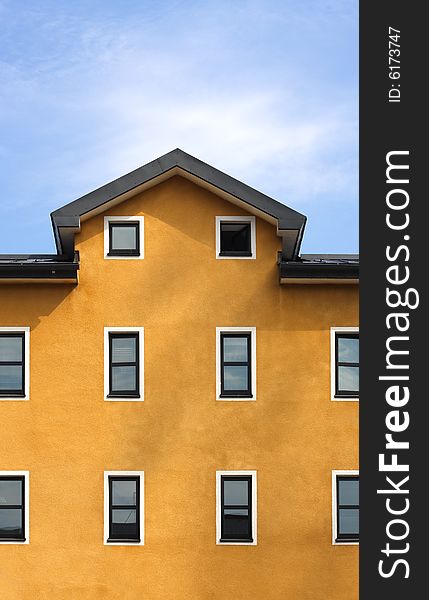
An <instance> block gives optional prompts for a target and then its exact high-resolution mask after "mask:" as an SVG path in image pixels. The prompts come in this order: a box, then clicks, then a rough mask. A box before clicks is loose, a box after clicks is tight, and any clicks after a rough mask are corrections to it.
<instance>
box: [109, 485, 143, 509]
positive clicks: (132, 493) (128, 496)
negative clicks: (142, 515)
mask: <svg viewBox="0 0 429 600" xmlns="http://www.w3.org/2000/svg"><path fill="white" fill-rule="evenodd" d="M136 503H137V482H136V481H121V480H118V479H117V480H114V481H112V504H113V505H117V504H122V505H124V504H132V505H134V506H135V505H136Z"/></svg>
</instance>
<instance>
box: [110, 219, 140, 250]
mask: <svg viewBox="0 0 429 600" xmlns="http://www.w3.org/2000/svg"><path fill="white" fill-rule="evenodd" d="M110 235H111V236H112V239H111V245H112V250H136V248H137V228H136V226H135V225H130V226H123V225H121V226H115V225H112V226H111V233H110Z"/></svg>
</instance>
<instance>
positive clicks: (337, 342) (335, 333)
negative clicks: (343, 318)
mask: <svg viewBox="0 0 429 600" xmlns="http://www.w3.org/2000/svg"><path fill="white" fill-rule="evenodd" d="M331 353H332V358H331V363H332V364H331V387H332V398H333V399H334V400H335V399H340V400H341V399H343V400H347V399H351V400H352V399H358V398H359V331H358V329H357V328H356V327H354V328H350V329H348V328H345V327H344V328H343V327H337V328H332V329H331Z"/></svg>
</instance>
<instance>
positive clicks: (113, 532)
mask: <svg viewBox="0 0 429 600" xmlns="http://www.w3.org/2000/svg"><path fill="white" fill-rule="evenodd" d="M110 537H111V538H113V539H114V538H116V539H124V540H127V539H130V540H133V539H134V540H135V539H138V537H139V532H138V525H137V513H136V510H134V509H126V510H123V509H113V510H112V522H111V524H110Z"/></svg>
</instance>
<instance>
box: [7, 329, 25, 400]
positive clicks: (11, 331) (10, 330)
mask: <svg viewBox="0 0 429 600" xmlns="http://www.w3.org/2000/svg"><path fill="white" fill-rule="evenodd" d="M0 333H23V334H24V379H25V381H24V394H25V395H24V398H16V397H14V396H12V397H11V398H7V397H1V396H0V401H2V400H7V401H11V400H15V401H20V400H29V399H30V327H0Z"/></svg>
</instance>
